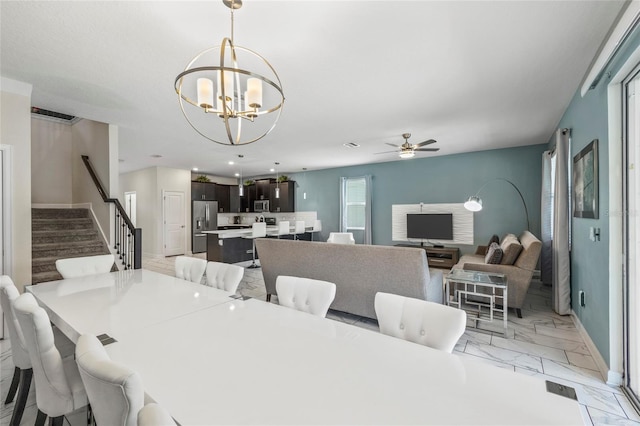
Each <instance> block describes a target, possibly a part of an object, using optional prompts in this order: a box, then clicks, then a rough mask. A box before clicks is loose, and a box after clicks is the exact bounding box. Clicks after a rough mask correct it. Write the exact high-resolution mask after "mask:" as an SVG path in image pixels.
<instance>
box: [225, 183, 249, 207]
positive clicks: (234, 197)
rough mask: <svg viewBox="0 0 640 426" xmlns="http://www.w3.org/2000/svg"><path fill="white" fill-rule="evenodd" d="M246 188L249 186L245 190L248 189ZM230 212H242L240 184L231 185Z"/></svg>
mask: <svg viewBox="0 0 640 426" xmlns="http://www.w3.org/2000/svg"><path fill="white" fill-rule="evenodd" d="M246 189H247V188H245V189H244V190H245V191H246ZM229 212H230V213H239V212H240V190H239V188H238V185H230V186H229Z"/></svg>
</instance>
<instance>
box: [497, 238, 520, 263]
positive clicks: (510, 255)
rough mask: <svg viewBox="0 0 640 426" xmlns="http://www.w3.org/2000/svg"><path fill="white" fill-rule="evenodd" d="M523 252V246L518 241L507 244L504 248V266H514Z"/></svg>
mask: <svg viewBox="0 0 640 426" xmlns="http://www.w3.org/2000/svg"><path fill="white" fill-rule="evenodd" d="M521 251H522V244H520V242H519V241H518V240H517V239H516V240H511V241H509V242H507V244H506V245H505V246H502V252H503V254H502V261H501V262H500V263H501V264H503V265H513V264H514V263H516V260H517V259H518V256H520V252H521Z"/></svg>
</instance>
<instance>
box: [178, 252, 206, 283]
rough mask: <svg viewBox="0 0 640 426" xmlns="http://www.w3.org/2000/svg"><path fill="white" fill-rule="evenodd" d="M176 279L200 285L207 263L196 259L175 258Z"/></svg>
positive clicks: (188, 257) (186, 257)
mask: <svg viewBox="0 0 640 426" xmlns="http://www.w3.org/2000/svg"><path fill="white" fill-rule="evenodd" d="M175 268H176V277H178V278H181V279H183V280H187V281H191V282H193V283H198V284H200V283H201V282H202V276H203V275H204V271H205V269H206V268H207V261H206V260H204V259H200V258H198V257H191V256H178V257H176V264H175Z"/></svg>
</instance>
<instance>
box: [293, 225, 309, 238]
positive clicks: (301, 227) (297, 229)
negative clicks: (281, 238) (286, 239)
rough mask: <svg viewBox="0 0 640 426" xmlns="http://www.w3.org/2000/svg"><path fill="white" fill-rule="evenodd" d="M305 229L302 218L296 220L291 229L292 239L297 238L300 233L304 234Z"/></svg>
mask: <svg viewBox="0 0 640 426" xmlns="http://www.w3.org/2000/svg"><path fill="white" fill-rule="evenodd" d="M306 231H307V230H306V228H305V226H304V220H296V224H295V228H294V230H293V239H294V240H299V239H300V235H304V233H305V232H306Z"/></svg>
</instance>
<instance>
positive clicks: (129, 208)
mask: <svg viewBox="0 0 640 426" xmlns="http://www.w3.org/2000/svg"><path fill="white" fill-rule="evenodd" d="M124 210H125V212H126V213H127V216H129V219H130V220H131V223H133V226H134V227H135V226H136V192H135V191H131V192H125V193H124Z"/></svg>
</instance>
